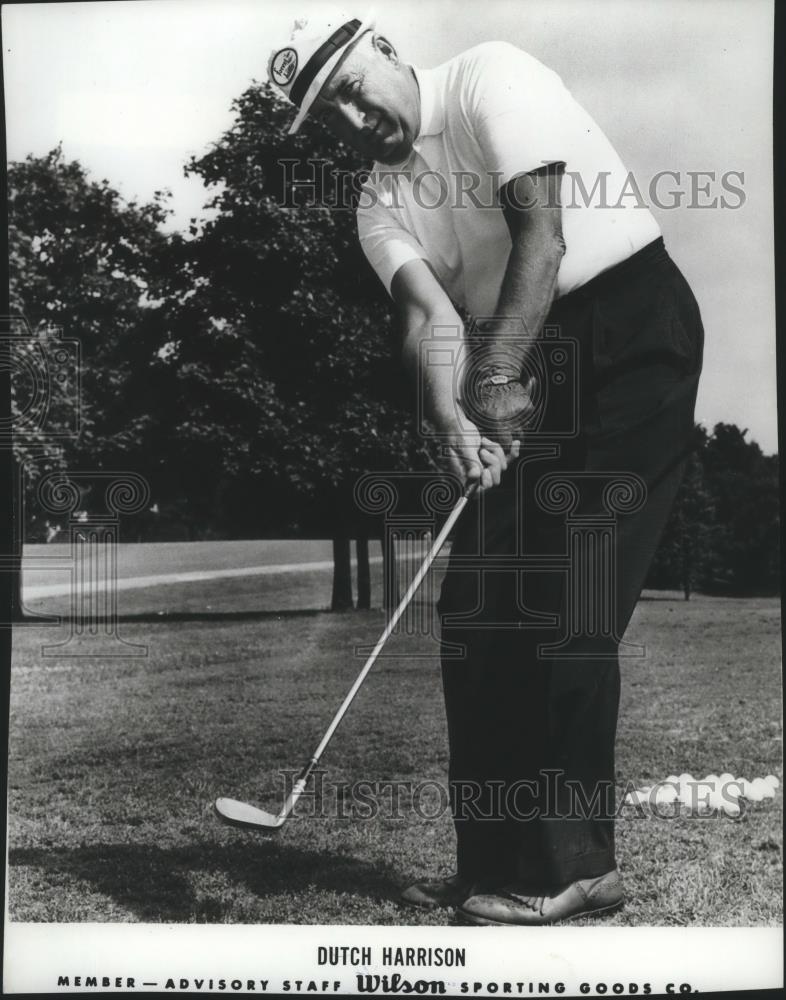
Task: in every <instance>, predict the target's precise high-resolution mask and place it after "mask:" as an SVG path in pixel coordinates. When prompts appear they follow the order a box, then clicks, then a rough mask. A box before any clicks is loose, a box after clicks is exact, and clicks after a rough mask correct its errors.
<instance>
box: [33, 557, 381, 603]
mask: <svg viewBox="0 0 786 1000" xmlns="http://www.w3.org/2000/svg"><path fill="white" fill-rule="evenodd" d="M381 562H382V556H370V557H369V563H381ZM352 565H353V567H354V566H355V565H357V564H356V562H355V560H352ZM332 569H333V560H332V559H324V560H320V561H318V562H299V563H280V564H278V565H269V566H241V567H239V568H237V569H212V570H210V569H206V570H190V571H188V572H183V573H156V574H155V575H152V576H130V577H122V578H119V579H118V580H117V589H118V590H135V589H137V588H143V587H160V586H162V585H164V584H172V583H194V582H195V581H199V580H217V579H221V578H224V577H235V576H275V575H280V574H282V573H315V572H325V571H328V570H330V571H332ZM22 593H23V600H35V599H36V598H38V597H60V596H62V595H64V594H70V593H71V583H70V582H69V583H46V584H39V586H35V585H29V584H27V583H25V584H24V587H23V589H22Z"/></svg>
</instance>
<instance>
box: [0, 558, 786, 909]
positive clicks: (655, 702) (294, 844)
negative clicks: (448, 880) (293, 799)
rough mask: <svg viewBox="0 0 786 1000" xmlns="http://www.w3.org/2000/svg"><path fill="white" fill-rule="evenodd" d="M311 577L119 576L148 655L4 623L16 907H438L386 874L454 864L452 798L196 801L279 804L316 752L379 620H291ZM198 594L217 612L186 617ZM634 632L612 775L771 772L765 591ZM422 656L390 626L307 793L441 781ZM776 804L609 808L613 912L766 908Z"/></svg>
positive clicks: (676, 605)
mask: <svg viewBox="0 0 786 1000" xmlns="http://www.w3.org/2000/svg"><path fill="white" fill-rule="evenodd" d="M376 572H379V570H378V569H377V570H376ZM326 582H327V585H328V587H329V574H328V575H327V578H326V579H325V578H323V577H322V576H319V577H317V576H316V575H315V576H314V578H313V579H312V578H310V577H308V576H304V577H296V576H287V577H286V578H284V577H282V578H281V579H272V578H249V579H243V578H234V579H230V580H216V581H203V582H200V583H198V584H197V583H195V584H185V585H173V586H162V587H155V588H151V589H150V590H146V591H142V590H140V591H128V592H124V593H123V594H122V595H121V601H120V607H121V611H122V612H123V613H124V614H126V615H129V616H132V615H138V616H139V617H138V618H137V620H126V621H123V622H122V623H121V634H122V635H123V637H124V638H125V639H127V640H129V641H132V642H141V643H146V644H147V645H148V647H149V655H148V656H147V657H145V658H136V659H108V658H107V659H89V658H75V659H74V658H71V659H68V658H65V657H62V658H50V659H43V658H42V657H41V652H40V647H41V644H42V642H51V641H56V639H57V638H58V637H59V636H60V632H59V630H58V629H41V628H23V629H18V630H17V631H16V634H15V639H14V642H15V656H14V664H13V671H12V691H11V697H12V708H11V711H12V717H11V740H10V755H9V786H10V807H9V808H10V826H9V852H10V854H9V864H10V868H9V872H10V874H9V909H10V914H11V917H12V919H16V920H33V921H148V922H150V921H152V922H155V921H166V922H169V921H173V922H178V921H199V922H204V921H209V922H227V923H344V924H352V923H359V924H404V923H407V924H413V923H424V924H425V923H445V922H446V921H447V920H448V919H449V916H447V915H446V914H445V913H444V912H442V913H439V914H436V915H427V914H426V915H421V914H419V913H415V912H412V911H409V910H404V909H401V908H399V907H398V906H397V904H396V903H395V901H394V897H395V894H396V892H397V891H398V889H399V888H400V887H401V886H402V885H406V884H408V883H409V882H410V881H412V880H414V879H417V878H421V877H429V876H432V875H434V874H437V873H447V872H449V871H451V870H452V867H451V866H452V860H453V829H452V823H451V821H450V818H449V816H448V815H446V814H443V815H441V816H440V817H439V818H437V819H429V818H425V817H424V816H420V815H418V813H417V812H416V811H415V810H414V809H413V808H411V805H412V803H407V802H404V803H403V804H402V808H401V809H400V810H399V815H395V813H394V812H393V811H392V810H391V809H390V808H389V806H390V794H389V793H385V792H381V793H380V796H379V797H378V799H377V800H376V801H377V803H378V805H379V806H380V808H379V809H378V811H377V814H376V815H375V816H373V817H372V818H367V819H362V818H359V817H357V816H356V817H355V818H351V817H349V816H348V815H346V814H347V813H349V812H350V811H351V803H350V804H349V805H348V804H347V801H346V799H344V800H343V801H344V812H345V815H344V816H343V817H342V816H341V815H339V816H336V815H333V816H330V817H324V816H314V815H309V813H310V812H313V808H312V807H313V805H314V801H313V800H305V801H304V802H303V805H304V808H303V809H302V810H300V811H299V813H296V816H295V817H294V818H293V819H291V820H290V822H289V823H287V825H286V826H285V827H284V828H283V829H282V830H281V831H280V832H279V833H278V834H276V835H273V836H267V837H266V836H265V835H260V834H254V833H250V832H245V831H239V830H235V829H231V828H227V827H225V826H223V825H221V824H220V823H219V822H218V821H217V820H216V819H215V818H214V817H213V813H212V801H213V800H214V799H215V798H216V797H217V796H219V795H229V796H232V797H235V798H241V799H248V800H250V801H252V802H256V803H259V804H261V805H262V806H263V807H265V808H267V809H271V810H276V808H277V806H278V805H279V803H280V802H281V800H282V797H283V794H284V779H283V777H282V774H281V772H282V771H288V772H290V771H292V770H294V769H297V768H299V767H300V766H301V765H302V763H304V761H305V759H306V758H307V757H308V755H309V754H310V753H311V752H312V750H313V749H314V747H315V746H316V743H317V742H318V740H319V739H320V737H321V735H322V733H323V732H324V729H325V727H326V726H327V723H328V722H329V720H330V718H331V717H332V715H333V713H334V711H335V710H336V708H337V707H338V705H339V703H340V702H341V700H342V698H343V696H344V694H345V693H346V690H347V689H348V687H349V685H350V684H351V682H352V680H353V679H354V677H355V675H356V673H357V671H358V670H359V668H360V666H361V665H362V662H363V660H362V658H361V657H359V656H358V655H355V653H354V652H353V651H354V649H355V647H356V646H359V645H360V646H362V645H364V644H365V645H370V644H373V643H374V642H375V641H376V639H377V637H378V635H379V633H380V631H381V629H382V627H383V625H384V620H383V615H382V612H380V611H379V610H374V611H370V612H351V613H347V614H343V615H331V614H329V613H324V612H315V611H314V612H310V613H302V614H300V613H295V612H294V610H293V609H294V608H295V607H296V604H297V601H296V595H297V594H300V599H301V607H302V606H303V594H304V593H309V594H312V595H321V594H323V593H324V590H325V584H326ZM261 587H263V588H265V591H264V595H263V597H262V598H261V597H260V588H261ZM376 593H378V590H377V591H376ZM57 603H58V602H57V601H54V602H49V603H45V602H40V603H38V604H35V607H36V609H44V608H46V609H47V610H48V609H50V608H53V607H55V606H57ZM307 603H308V602H307ZM313 603H314V606H315V607H319V606H320V605H324V603H325V601H324V600H322V599H321V598H319V597H315V598H314V601H313ZM31 606H33V605H31ZM208 606H210V610H211V612H214V613H215V612H218V614H217V615H216V616H215V617H212V618H211V617H203V618H202V617H198V615H199V613H200V612H203V611H205V609H206V608H207V607H208ZM265 607H267V608H268V609H273V610H276V609H280V610H282V611H289V612H290V613H288V614H281V615H276V614H270V615H264V614H260V615H258V616H256V617H255V616H253V615H250V614H249V616H247V617H243V616H238V617H237V618H234V619H233V618H232V617H231V613H232V611H233V610H236V609H238V608H240V609H243V608H248V609H253V608H256V609H260V608H265ZM177 609H180V610H181V611H182V610H185V611H188V612H193V613H194V618H193V620H188V621H183V620H179V621H178V620H168V619H167V618H166V616H165V615H164V616H163V617H162V618H161V619H160V620H158V621H156V620H155V617H156V613H157V612H159V611H172V610H177ZM222 611H223V612H225V616H223V617H222V615H221V612H222ZM627 638H628V639H629V640H630V641H632V642H638V643H644V644H645V645H646V647H647V650H648V655H647V657H646V658H644V659H631V660H628V661H625V662H624V663H623V694H622V707H621V714H620V727H619V736H618V753H617V766H618V779H619V785H620V789H622V787H623V786H624V785H626V784H627V783H628V782H633V783H636V784H644V783H647V784H651V783H652V782H653V781H655V780H657V779H659V778H665V777H666V775H668V774H670V773H672V772H674V773H677V774H679V773H680V772H682V771H690V772H691V773H692V774H693V775H694V776H695V777H703V776H704V775H706V774H707V773H709V772H711V771H712V772H715V773H716V774H720V773H722V772H723V771H731V772H732V773H734V774H735V776H736V775H742V776H745V777H747V778H753V777H757V776H763V775H766V774H768V773H770V772H774V773H775V774H777V775H778V776H779V777H782V769H781V760H782V757H781V688H780V610H779V604H778V602H777V601H775V600H766V599H750V600H731V599H711V598H707V597H702V596H697V597H696V598H695V599H694V600H693V601H691V602H690V603H689V604H685V603H684V602H682V601H681V600H678V599H671V598H668V597H667V598H665V599H664V598H663V596H662V595H661V596H660V597H659V599H651V600H644V601H642V602H641V603H640V604H639V607H638V609H637V611H636V614H635V616H634V619H633V622H632V624H631V626H630V629H629V630H628V635H627ZM435 652H436V647H435V646H434V644H433V641H432V640H428V639H424V638H422V637H421V638H418V637H417V636H411V635H410V636H406V635H400V636H397V637H396V638H395V639H394V640H393V641H392V643H391V646H390V648H389V650H388V653H389V654H393V653H395V654H396V655H387V656H385V657H384V658H383V659H382V660H380V661H379V662H378V663H377V665H376V666H375V668H374V670H373V672H372V674H371V675H370V677H369V679H368V681H367V682H366V684H365V686H364V688H363V689H362V691H361V692H360V694H359V695H358V698H357V700H356V702H355V704H354V705H353V707H352V709H351V712H350V715H349V716H348V718H347V719H346V720H345V722H344V724H343V725H342V727H341V728H340V729H339V731H338V733H337V734H336V736H335V737H334V740H333V742H332V743H331V745H330V748H329V749H328V751H327V753H326V755H325V757H324V758H323V763H324V766H325V768H326V773H325V775H324V802H323V806H325V805H326V806H327V807H328V809H329V808H330V806H331V804H334V803H335V802H336V801H337V796H338V798H340V795H339V794H338V793H337V792H336V786H337V785H340V783H342V782H344V783H347V784H349V783H351V782H357V781H360V780H367V781H371V782H380V781H383V780H385V779H388V780H391V781H399V780H400V781H410V782H415V783H418V782H423V781H426V780H428V779H435V780H440V781H443V782H444V780H445V772H446V766H447V741H446V730H445V722H444V717H443V708H442V700H441V686H440V678H439V662H438V659H437V657H436V655H434V654H435ZM414 653H420V654H424V653H425V654H427V655H425V656H424V655H420V656H414V655H413V654H414ZM428 654H430V655H428ZM431 791H432V792H433V786H432V788H431ZM418 803H419V804H420V805H421V806H422V807H423V808H422V809H421V812H423V811H424V810H430V809H432V808H433V807H434V806H435V805H436V804H437V803H436V800H435V798H434V796H433V795H431V796H429V795H426V794H425V791H424V792H423V794H422V795H421V797H420V798H419V799H418ZM358 808H359V806H358ZM332 811H333V812H335V811H336V810H335V809H334V810H332ZM781 813H782V789H778V793H777V795H776V798H775V800H774V801H772V802H769V803H767V804H765V805H763V806H760V807H757V808H755V809H753V810H751V811H750V812H748V813H747V814H746V815H745V816H744V818H743V819H742V820H740V821H732V820H730V819H728V818H723V819H717V818H699V817H693V818H691V817H687V816H684V817H681V818H678V819H671V820H661V819H657V818H654V817H652V816H651V815H648V814H642V813H637V812H636V810H634V809H626V810H625V811H624V812H623V815H622V817H621V818H620V820H619V823H618V859H619V863H620V868H621V871H622V873H623V876H624V878H625V881H626V884H627V887H628V894H629V902H628V904H627V906H626V907H625V908H624V909H623V910H622V911H620V912H619V913H617V914H615V915H613V916H612V917H610V918H609V919H608V921H607V922H608V923H609V924H616V925H673V924H684V925H715V926H718V925H743V926H746V925H774V924H779V923H780V921H781V903H780V900H781V896H782V857H781V825H782V817H781Z"/></svg>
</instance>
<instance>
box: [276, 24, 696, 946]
mask: <svg viewBox="0 0 786 1000" xmlns="http://www.w3.org/2000/svg"><path fill="white" fill-rule="evenodd" d="M269 75H270V78H271V80H272V81H273V83H275V84H276V85H277V86H278V87H279V88H280V89H281V90H282V91H283V93H284V94H285V95H286V96H287V97H288V98H289V100H291V101H292V102H293V103H294V104H295V105H296V106H297V114H296V117H295V120H294V123H293V126H292V131H295V130H296V129H297V128H299V126H300V125H301V123H302V122H303V120H304V118H305V117H306V115H309V116H311V118H313V119H316V120H317V121H319V122H321V123H323V124H324V125H325V126H326V127H327V128H328V129H329V130H331V131H332V132H333V133H334V134H335V135H336V137H337V138H338V139H340V140H341V141H343V142H346V143H348V144H350V145H352V146H353V147H354V148H355V149H356V150H357V151H358V152H359V153H360V154H362V156H363V157H364V158H366V159H367V160H368V161H374V168H373V170H372V172H371V174H370V176H369V179H368V181H367V182H366V184H365V186H364V188H363V191H362V195H361V199H360V205H359V208H358V212H357V223H358V232H359V237H360V241H361V244H362V247H363V249H364V251H365V253H366V255H367V257H368V260H369V261H370V263H371V265H372V266H373V268H374V270H375V271H376V273H377V274H378V276H379V278H380V279H381V281H382V282H383V284H384V285H385V288H386V289H387V290H388V292H389V294H390V296H391V297H392V299H393V301H394V302H395V304H396V306H397V308H398V313H399V315H400V319H401V338H402V339H401V343H402V355H403V360H404V363H405V364H406V365H407V366H408V367H409V369H410V370H411V372H412V378H413V380H415V381H416V382H417V383H418V384H419V386H420V389H421V392H420V397H421V399H422V403H423V406H424V407H425V414H424V415H425V416H427V417H428V418H429V420H430V422H431V424H432V426H433V427H434V428H435V431H436V433H437V434H438V435H439V438H440V440H441V442H443V444H444V452H445V461H446V464H447V467H448V468H449V469H450V470H451V471H452V472H454V473H455V474H456V475H457V476H458V477H460V479H461V481H462V483H463V484H464V485H465V486H466V485H467V484H470V483H472V482H473V481H479V482H478V485H479V489H478V495H477V498H476V501H475V502H473V503H471V504H469V505H468V506H467V508H466V509H465V511H464V513H463V514H462V516H461V518H460V520H459V522H458V525H457V528H456V533H455V537H454V542H453V546H452V549H451V555H450V560H449V564H448V569H447V572H446V575H445V579H444V582H443V586H442V592H441V595H440V601H439V605H438V609H439V612H440V616H441V620H442V643H443V646H442V650H443V657H442V676H443V686H444V694H445V704H446V710H447V720H448V735H449V744H450V774H449V780H450V791H451V808H452V811H453V818H454V822H455V828H456V842H457V860H456V866H455V874H453V875H451V876H450V877H447V878H444V879H439V878H436V877H435V878H434V879H433V880H432V881H428V882H423V883H417V884H415V885H412V886H410V887H409V888H407V889H406V890H405V891H404V892H403V894H402V900H403V901H404V902H405V903H408V904H410V905H412V906H419V907H422V908H429V909H430V908H436V907H457V908H458V909H457V913H458V916H459V919H461V920H463V921H465V922H471V923H476V924H513V925H525V926H529V925H538V924H549V923H553V922H555V921H561V920H566V919H570V918H571V917H576V916H579V915H586V914H593V915H594V914H602V913H605V912H609V911H611V910H614V909H616V908H618V907H619V906H621V905H622V903H623V899H624V897H623V888H622V880H621V876H620V873H619V871H618V869H617V862H616V857H615V848H614V812H615V796H614V779H615V770H614V741H615V733H616V725H617V713H618V702H619V690H620V672H619V652H620V640H621V637H622V635H623V633H624V631H625V628H626V627H627V625H628V622H629V620H630V616H631V614H632V612H633V609H634V607H635V604H636V602H637V600H638V597H639V594H640V591H641V588H642V586H643V583H644V580H645V576H646V573H647V570H648V567H649V564H650V562H651V559H652V556H653V554H654V552H655V548H656V546H657V543H658V539H659V536H660V534H661V531H662V529H663V527H664V524H665V522H666V519H667V516H668V513H669V509H670V507H671V504H672V501H673V499H674V496H675V493H676V490H677V487H678V485H679V482H680V478H681V474H682V467H683V461H684V458H685V456H686V454H687V452H688V451H689V450H690V447H691V442H692V433H693V413H694V403H695V398H696V391H697V384H698V379H699V373H700V369H701V363H702V350H703V329H702V324H701V318H700V315H699V309H698V306H697V304H696V301H695V299H694V296H693V294H692V292H691V290H690V288H689V286H688V284H687V282H686V281H685V279H684V277H683V276H682V274H681V273H680V271H679V270H678V268H677V266H676V265H675V264H674V263H673V261H672V259H671V258H670V256H669V254H668V252H667V250H666V248H665V246H664V243H663V239H662V237H661V233H660V229H659V226H658V224H657V222H656V220H655V219H654V217H653V216H652V214H651V213H650V211H649V210H648V208H647V207H645V206H643V205H642V204H641V201H640V199H639V198H637V197H636V196H635V194H634V195H632V192H634V189H633V188H632V187H631V182H630V177H629V175H628V172H627V171H626V169H625V167H624V165H623V163H622V161H621V160H620V158H619V156H618V155H617V153H616V152H615V150H614V148H613V147H612V145H611V144H610V142H609V140H608V139H607V138H606V137H605V135H604V134H603V132H602V131H601V130H600V128H599V127H598V126H597V124H596V123H595V121H594V120H593V119H592V118H591V117H590V116H589V115H588V114H587V112H586V111H584V109H583V108H582V107H581V106H580V105H579V104H578V103H577V102H576V101H575V99H574V98H573V97H572V96H571V94H570V92H569V90H567V89H566V87H565V85H564V83H563V82H562V80H561V79H560V77H559V76H558V75H557V74H556V73H554V72H552V71H551V70H550V69H548V68H547V67H545V66H544V65H542V64H541V63H540V62H538V61H537V60H536V59H534V58H533V57H532V56H530V55H528V54H527V53H525V52H523V51H521V50H520V49H518V48H516V47H514V46H513V45H511V44H509V43H507V42H504V41H498V42H484V43H483V44H480V45H477V46H476V47H474V48H471V49H469V50H468V51H466V52H463V53H461V54H460V55H458V56H456V57H455V58H453V59H451V60H449V61H448V62H446V63H444V64H443V65H441V66H438V67H436V68H434V69H420V68H416V67H414V66H411V65H408V64H407V63H405V62H404V61H403V60H402V58H401V57H400V56H399V54H398V52H397V50H396V48H395V47H394V45H393V44H392V43H391V41H389V40H388V39H387V38H386V37H384V36H383V35H382V34H380V33H379V32H378V31H377V30H376V28H375V24H374V21H373V19H372V18H370V17H368V18H366V19H365V20H360V19H353V18H351V17H349V16H344V15H341V14H339V15H336V16H330V15H328V14H324V13H320V14H318V15H315V16H314V17H313V18H309V19H308V20H305V21H299V22H297V23H296V26H295V29H294V31H293V33H292V36H291V38H290V39H289V40H288V41H286V42H284V43H283V44H282V45H280V46H279V47H278V48H276V49H275V50H274V52H273V53H272V55H271V58H270V61H269ZM666 166H670V164H667V165H666ZM555 337H556V340H555ZM432 344H433V345H435V346H436V347H437V348H439V350H437V351H429V350H428V347H429V345H432ZM556 347H559V348H560V349H559V350H558V349H556ZM424 348H425V349H424ZM430 359H431V360H430ZM434 359H436V360H434ZM615 490H617V492H618V493H619V492H620V491H621V493H622V494H623V496H624V498H626V499H623V500H622V501H620V502H618V503H617V504H616V506H615V504H614V502H613V496H612V494H614V491H615ZM566 497H567V498H568V501H569V502H567V501H565V498H566ZM618 500H619V497H618ZM563 501H565V502H563ZM577 519H578V520H577ZM579 522H581V524H583V525H595V526H596V528H597V526H598V525H600V528H598V530H599V531H601V532H602V533H603V538H604V539H605V541H604V543H603V544H604V545H611V549H610V556H609V557H608V558H606V559H605V561H604V558H602V557H601V555H599V554H598V553H601V552H602V551H606V550H604V549H603V548H602V546H601V548H598V549H597V550H596V555H595V561H594V562H592V561H590V562H586V561H585V562H584V563H583V564H581V565H582V567H583V569H582V571H581V572H580V573H579V572H577V571H576V566H575V564H574V563H566V562H565V560H566V558H567V556H566V548H567V546H568V542H567V538H568V535H567V529H568V527H570V526H571V525H572V526H573V528H575V526H576V524H577V523H579ZM571 537H574V538H575V537H578V536H575V535H574V536H571ZM560 554H561V555H560ZM560 558H561V559H562V562H560V561H559V560H560ZM528 559H529V560H530V562H529V563H528V562H527V560H528ZM538 559H539V560H540V561H539V562H538ZM506 560H507V562H506ZM516 560H519V561H520V563H519V565H520V567H521V568H520V569H518V570H516V569H515V565H516ZM555 560H556V561H555ZM511 564H512V565H513V566H514V569H513V571H511V568H510V567H511ZM604 602H606V604H607V605H608V606H606V605H604ZM598 607H600V608H601V614H600V619H599V618H598ZM598 620H601V621H602V622H605V626H604V627H597V622H598ZM568 625H570V627H568ZM456 649H459V650H460V651H461V655H458V656H457V655H456V653H455V651H456Z"/></svg>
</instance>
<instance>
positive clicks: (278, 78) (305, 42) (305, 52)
mask: <svg viewBox="0 0 786 1000" xmlns="http://www.w3.org/2000/svg"><path fill="white" fill-rule="evenodd" d="M373 27H374V15H373V12H371V11H369V13H368V14H366V17H365V18H364V19H363V20H362V21H361V20H359V19H358V18H352V17H349V16H348V14H347V13H346V11H343V10H337V9H335V8H333V9H331V8H323V7H320V8H319V9H318V10H316V11H315V12H314V13H313V14H311V15H309V16H308V17H304V18H301V19H299V20H297V21H295V26H294V28H293V29H292V34H291V35H290V37H289V40H288V41H287V42H285V43H284V44H283V45H278V46H276V48H274V49H273V51H272V52H271V53H270V58H269V59H268V64H267V72H268V76H269V77H270V80H271V81H272V82H273V83H274V84H275V85H276V86H277V87H278V89H279V90H280V91H282V93H283V94H284V96H285V97H287V98H288V99H289V100H290V101H291V102H292V103H293V104H295V105H297V107H298V109H299V110H298V113H297V115H296V116H295V120H294V122H293V123H292V125H291V127H290V129H289V134H290V135H292V133H293V132H297V130H298V129H299V128H300V126H301V124H302V123H303V119H304V118H305V117H306V115H307V114H308V111H309V108H310V107H311V105H312V104H313V103H314V101H315V100H316V97H317V95H318V94H319V92H320V90H321V89H322V87H323V86H324V85H325V82H326V81H327V78H328V77H329V76H330V74H331V73H332V72H333V70H334V69H335V68H336V65H337V63H338V61H339V59H340V58H341V57H342V55H343V54H344V53H345V52H346V50H347V47H348V46H349V45H350V44H351V43H352V42H354V41H356V40H357V39H358V38H360V36H361V35H362V34H363V33H364V32H366V31H368V30H369V28H373Z"/></svg>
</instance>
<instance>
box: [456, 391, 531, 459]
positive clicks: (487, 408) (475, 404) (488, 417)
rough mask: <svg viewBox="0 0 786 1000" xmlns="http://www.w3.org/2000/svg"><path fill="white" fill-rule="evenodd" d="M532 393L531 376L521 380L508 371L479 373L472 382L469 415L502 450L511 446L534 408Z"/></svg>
mask: <svg viewBox="0 0 786 1000" xmlns="http://www.w3.org/2000/svg"><path fill="white" fill-rule="evenodd" d="M535 393H536V383H535V378H534V376H533V377H531V378H530V379H529V380H528V381H527V383H526V384H524V383H523V382H522V381H521V380H520V379H518V378H512V377H510V376H508V375H497V374H492V373H489V374H485V375H481V376H480V377H479V378H478V379H477V380H476V381H475V384H474V392H473V398H472V405H471V410H470V415H471V416H472V418H473V420H475V421H476V424H477V427H478V429H479V431H480V432H481V433H482V434H484V435H485V436H486V437H488V438H490V439H491V440H493V441H496V442H497V443H498V444H499V445H501V447H502V448H503V450H505V449H510V447H511V445H512V442H513V441H514V440H515V439H517V438H518V436H519V435H520V434H521V433H522V432H523V431H524V430H525V428H526V425H527V422H528V420H529V419H530V418H531V416H532V414H533V413H534V411H535V404H534V401H533V397H534V396H535ZM468 409H470V408H469V407H468Z"/></svg>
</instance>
